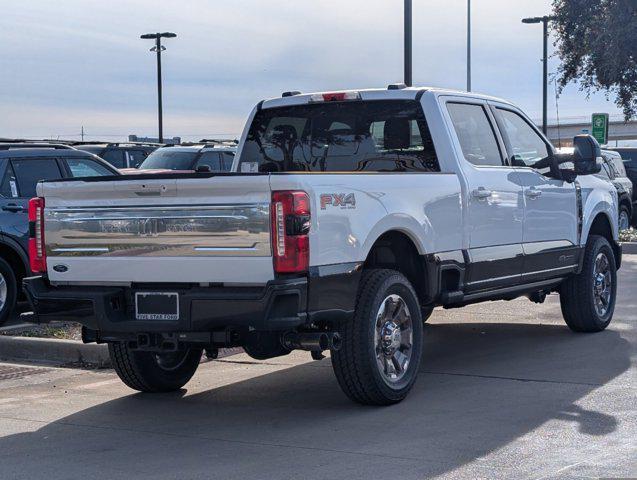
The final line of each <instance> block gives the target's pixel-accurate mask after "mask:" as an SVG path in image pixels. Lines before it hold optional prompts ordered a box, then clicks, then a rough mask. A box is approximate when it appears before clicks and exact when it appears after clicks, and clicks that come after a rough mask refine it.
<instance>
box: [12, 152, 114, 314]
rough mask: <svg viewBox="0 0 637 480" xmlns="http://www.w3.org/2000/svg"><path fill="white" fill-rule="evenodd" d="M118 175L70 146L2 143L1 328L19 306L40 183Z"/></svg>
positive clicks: (27, 266) (93, 157)
mask: <svg viewBox="0 0 637 480" xmlns="http://www.w3.org/2000/svg"><path fill="white" fill-rule="evenodd" d="M105 175H119V172H118V171H117V169H115V168H113V167H112V166H111V165H110V164H108V163H106V162H105V161H104V160H102V159H100V158H98V157H96V156H95V155H92V154H90V153H87V152H84V151H81V150H76V149H75V148H72V147H69V146H67V145H55V144H44V143H42V144H30V143H19V144H14V143H0V178H1V179H2V180H1V183H0V325H2V324H3V323H4V322H5V321H6V320H7V319H8V317H9V314H10V313H11V311H12V310H13V308H14V307H15V303H16V300H17V298H18V296H19V295H18V294H19V292H20V289H19V287H18V286H19V285H20V283H21V281H22V278H24V277H25V276H28V275H31V270H30V268H29V259H28V253H27V252H28V242H29V220H28V203H29V199H30V198H32V197H35V196H36V192H35V188H36V184H37V183H38V181H40V180H55V179H58V178H73V177H95V176H105Z"/></svg>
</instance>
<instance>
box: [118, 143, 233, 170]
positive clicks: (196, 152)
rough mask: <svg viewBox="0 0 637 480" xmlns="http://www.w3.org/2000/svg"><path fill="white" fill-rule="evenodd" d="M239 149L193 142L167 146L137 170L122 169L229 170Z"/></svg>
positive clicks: (155, 152)
mask: <svg viewBox="0 0 637 480" xmlns="http://www.w3.org/2000/svg"><path fill="white" fill-rule="evenodd" d="M236 151H237V146H236V145H235V144H232V145H226V144H217V143H212V144H209V143H205V144H192V145H184V144H182V145H175V146H165V147H162V148H159V149H157V150H155V151H154V152H153V153H152V154H150V155H149V156H148V158H147V159H146V160H144V161H143V162H142V164H141V165H139V167H138V169H137V170H136V171H134V170H132V169H126V170H122V173H124V174H128V175H130V174H138V173H140V174H141V173H166V172H195V171H199V172H228V171H229V170H230V168H231V167H232V162H233V161H234V155H235V153H236Z"/></svg>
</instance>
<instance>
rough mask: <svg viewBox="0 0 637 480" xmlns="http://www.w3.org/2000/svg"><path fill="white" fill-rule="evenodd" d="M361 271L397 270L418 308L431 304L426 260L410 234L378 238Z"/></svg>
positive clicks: (395, 232)
mask: <svg viewBox="0 0 637 480" xmlns="http://www.w3.org/2000/svg"><path fill="white" fill-rule="evenodd" d="M363 268H364V269H372V268H388V269H392V270H397V271H399V272H400V273H402V274H403V275H405V277H407V279H408V280H409V282H410V283H411V284H412V286H413V287H414V289H415V290H416V293H417V294H418V299H419V301H420V303H421V305H426V304H428V303H430V302H431V301H432V300H433V298H432V295H431V292H430V287H431V284H430V282H429V281H428V278H429V277H428V268H427V264H426V262H425V257H424V256H423V253H422V250H420V249H419V248H418V243H417V241H415V240H414V237H413V234H412V235H410V234H409V232H406V231H404V230H402V229H391V230H387V231H385V232H383V233H382V234H381V235H379V236H378V237H377V238H376V239H375V240H374V242H373V244H372V245H371V246H370V248H369V250H368V252H367V256H366V258H365V261H364V263H363Z"/></svg>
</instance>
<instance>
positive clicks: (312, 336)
mask: <svg viewBox="0 0 637 480" xmlns="http://www.w3.org/2000/svg"><path fill="white" fill-rule="evenodd" d="M281 343H282V344H283V346H284V347H285V348H287V349H288V350H306V351H310V352H322V351H324V350H339V349H340V348H341V336H340V334H339V333H338V332H288V333H285V334H283V336H282V337H281Z"/></svg>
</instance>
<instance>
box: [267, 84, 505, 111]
mask: <svg viewBox="0 0 637 480" xmlns="http://www.w3.org/2000/svg"><path fill="white" fill-rule="evenodd" d="M391 87H393V88H391ZM349 92H358V93H359V94H360V97H361V100H414V99H415V98H416V97H417V96H418V95H424V94H428V95H435V96H445V95H453V96H460V97H466V98H473V99H479V100H488V101H494V102H499V103H504V104H508V105H512V104H511V102H509V101H507V100H503V99H501V98H497V97H492V96H490V95H484V94H480V93H474V92H466V91H462V90H453V89H449V88H439V87H404V86H392V85H390V87H388V88H366V89H350V90H348V89H345V90H332V91H324V92H311V93H298V92H292V94H290V92H287V93H286V94H285V96H281V97H277V98H271V99H267V100H264V101H263V102H262V103H261V108H276V107H285V106H292V105H304V104H308V103H310V100H311V98H312V96H313V95H324V94H326V93H349Z"/></svg>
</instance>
